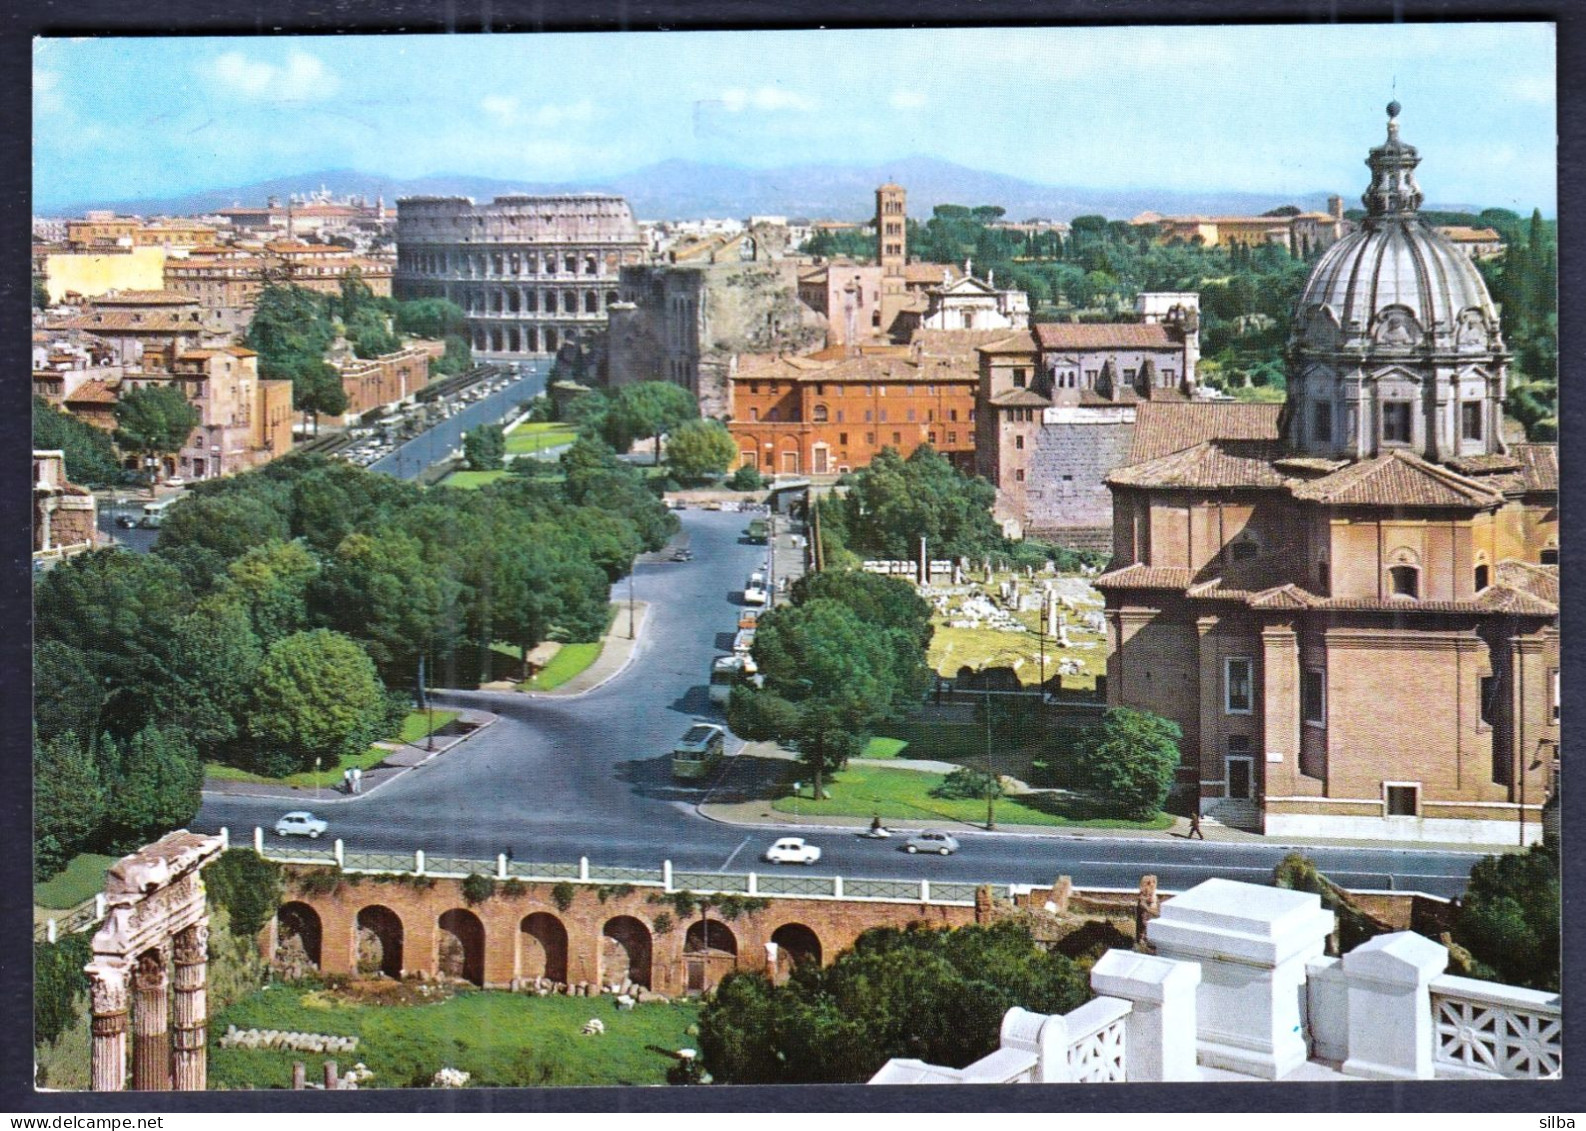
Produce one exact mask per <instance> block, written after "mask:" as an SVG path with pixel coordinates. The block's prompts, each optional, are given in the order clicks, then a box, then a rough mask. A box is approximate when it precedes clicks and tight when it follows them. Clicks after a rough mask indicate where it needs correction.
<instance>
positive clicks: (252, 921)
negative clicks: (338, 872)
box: [204, 848, 328, 937]
mask: <svg viewBox="0 0 1586 1131" xmlns="http://www.w3.org/2000/svg"><path fill="white" fill-rule="evenodd" d="M326 871H328V869H326ZM310 874H311V875H312V873H310ZM303 878H304V879H307V876H305V877H303ZM204 886H205V887H206V889H207V890H208V892H209V900H210V902H211V903H213V904H215V905H217V906H219V907H224V908H225V909H226V911H227V913H228V914H229V915H230V916H231V926H232V929H233V930H234V931H235V932H236V933H238V934H240V935H244V936H248V937H252V936H253V935H256V934H258V933H259V932H260V931H261V930H263V929H264V925H265V924H266V923H268V922H269V921H270V917H271V916H273V915H274V914H275V912H276V910H277V909H278V908H279V907H280V906H281V896H282V893H283V891H284V890H285V887H286V885H285V881H284V879H283V877H282V874H281V865H279V864H276V863H274V862H273V861H270V860H266V859H265V858H264V857H262V856H260V855H259V854H258V853H257V852H255V851H254V850H253V849H251V848H233V849H230V850H229V851H227V852H224V853H222V854H221V856H220V858H219V859H218V860H216V861H215V862H214V863H213V864H211V865H209V867H207V868H205V869H204ZM300 886H301V887H302V889H303V890H305V891H307V890H309V889H308V887H307V885H306V884H301V885H300Z"/></svg>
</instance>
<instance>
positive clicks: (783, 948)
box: [771, 923, 821, 966]
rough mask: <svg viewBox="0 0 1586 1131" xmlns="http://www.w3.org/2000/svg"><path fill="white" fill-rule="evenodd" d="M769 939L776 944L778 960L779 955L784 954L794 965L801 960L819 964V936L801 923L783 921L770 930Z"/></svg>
mask: <svg viewBox="0 0 1586 1131" xmlns="http://www.w3.org/2000/svg"><path fill="white" fill-rule="evenodd" d="M771 941H772V942H774V943H776V945H777V949H778V952H779V961H780V960H781V956H786V959H787V961H788V962H790V963H791V964H792V965H795V966H796V965H798V964H799V963H801V962H814V963H816V964H817V965H819V964H820V960H821V940H820V936H819V935H817V934H816V933H815V932H814V931H812V930H811V929H810V928H808V927H806V926H805V925H804V924H803V923H783V924H782V925H781V926H780V927H778V928H777V929H776V930H774V931H772V932H771Z"/></svg>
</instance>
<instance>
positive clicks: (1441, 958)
mask: <svg viewBox="0 0 1586 1131" xmlns="http://www.w3.org/2000/svg"><path fill="white" fill-rule="evenodd" d="M1341 965H1342V967H1343V971H1344V979H1345V981H1346V982H1347V984H1348V987H1349V989H1348V993H1349V1057H1348V1059H1347V1060H1345V1061H1344V1066H1343V1067H1344V1075H1346V1076H1364V1077H1366V1078H1367V1079H1368V1080H1430V1079H1432V1042H1433V1040H1434V1039H1435V1036H1434V1034H1433V1031H1432V995H1431V988H1430V987H1431V983H1432V979H1433V978H1435V977H1437V976H1438V975H1439V974H1441V973H1442V972H1443V971H1444V970H1445V969H1446V968H1447V967H1448V950H1447V948H1446V947H1442V946H1439V945H1438V944H1437V943H1435V942H1433V941H1432V940H1431V939H1429V938H1425V937H1424V936H1422V935H1418V934H1416V933H1414V932H1413V931H1395V932H1393V933H1392V934H1389V935H1378V936H1377V937H1376V938H1374V939H1372V940H1370V941H1369V942H1364V943H1362V944H1360V945H1359V946H1357V947H1356V948H1355V949H1354V950H1352V951H1350V952H1349V953H1348V954H1346V955H1344V958H1343V962H1342V963H1341Z"/></svg>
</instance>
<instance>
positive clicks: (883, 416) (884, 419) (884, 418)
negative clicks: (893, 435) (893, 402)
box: [879, 409, 887, 424]
mask: <svg viewBox="0 0 1586 1131" xmlns="http://www.w3.org/2000/svg"><path fill="white" fill-rule="evenodd" d="M879 419H880V420H881V423H883V424H885V423H886V422H887V410H886V409H882V410H881V416H880V418H879Z"/></svg>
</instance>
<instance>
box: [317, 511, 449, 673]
mask: <svg viewBox="0 0 1586 1131" xmlns="http://www.w3.org/2000/svg"><path fill="white" fill-rule="evenodd" d="M456 588H457V583H456V582H455V581H454V580H451V579H449V578H448V577H447V576H446V575H445V574H444V573H443V572H442V571H440V570H437V569H435V568H433V567H432V566H431V564H430V563H429V562H427V561H426V560H425V558H424V546H423V544H422V543H421V542H420V541H419V540H418V539H417V538H415V537H414V536H413V535H411V534H409V533H407V532H406V531H405V530H402V529H401V528H400V527H397V526H394V525H389V526H386V525H383V526H377V527H374V528H373V529H371V530H370V531H369V533H361V532H360V533H355V534H349V535H348V536H347V537H346V538H344V539H343V540H342V542H341V545H339V546H337V547H336V550H335V552H334V553H333V554H332V555H331V556H330V557H329V558H328V559H327V560H326V561H325V564H324V569H323V572H322V573H321V574H320V576H319V577H318V578H317V579H316V580H315V581H314V582H313V584H312V589H311V604H312V605H313V607H314V608H315V609H318V610H320V614H321V616H322V618H323V620H324V622H325V623H326V624H327V625H328V626H329V627H330V628H333V629H335V630H337V631H338V632H342V633H345V634H346V635H347V636H350V637H352V638H353V639H355V640H357V641H358V642H359V643H360V644H362V645H363V647H364V650H365V651H366V652H368V654H369V657H370V659H372V660H373V661H374V662H375V666H376V667H378V668H379V669H380V671H381V673H382V674H383V675H384V676H385V677H386V679H387V680H388V682H390V683H391V685H392V686H411V685H412V681H413V679H414V678H416V676H417V674H418V658H419V656H421V655H423V654H424V652H425V651H426V649H427V648H428V647H429V646H430V645H431V644H432V643H433V642H434V641H435V640H436V639H437V637H438V636H439V635H440V633H441V624H440V620H441V617H442V614H443V613H444V610H445V608H446V604H447V598H448V596H450V597H451V598H452V599H454V600H455V597H456Z"/></svg>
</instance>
